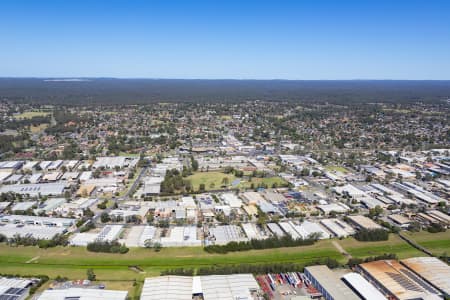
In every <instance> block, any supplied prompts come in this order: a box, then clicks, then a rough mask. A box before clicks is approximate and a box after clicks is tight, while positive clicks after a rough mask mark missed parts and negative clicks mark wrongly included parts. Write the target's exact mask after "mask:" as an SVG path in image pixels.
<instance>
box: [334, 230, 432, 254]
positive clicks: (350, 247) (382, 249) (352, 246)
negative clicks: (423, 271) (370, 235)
mask: <svg viewBox="0 0 450 300" xmlns="http://www.w3.org/2000/svg"><path fill="white" fill-rule="evenodd" d="M339 244H340V245H341V246H342V247H343V248H344V249H345V250H346V251H347V252H348V253H349V254H350V255H352V256H353V257H360V258H362V257H367V256H377V255H381V254H384V253H395V254H397V256H398V257H399V258H406V257H412V256H424V255H425V254H424V253H423V252H421V251H419V250H417V249H416V248H414V247H412V246H411V245H409V244H408V243H406V242H405V241H403V240H402V239H401V238H400V237H398V235H394V234H390V235H389V240H388V241H380V242H359V241H357V240H355V239H354V238H347V239H345V240H341V241H339Z"/></svg>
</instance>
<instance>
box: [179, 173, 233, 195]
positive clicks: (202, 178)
mask: <svg viewBox="0 0 450 300" xmlns="http://www.w3.org/2000/svg"><path fill="white" fill-rule="evenodd" d="M225 177H226V178H228V184H230V185H231V183H232V182H233V180H235V179H236V177H235V176H234V175H233V174H225V173H222V172H196V173H194V174H192V175H191V176H188V177H187V178H186V179H187V180H190V182H191V184H192V186H193V188H194V190H198V189H199V186H200V184H202V183H203V184H204V185H205V189H206V190H207V191H208V190H218V189H220V188H221V186H222V180H223V178H225Z"/></svg>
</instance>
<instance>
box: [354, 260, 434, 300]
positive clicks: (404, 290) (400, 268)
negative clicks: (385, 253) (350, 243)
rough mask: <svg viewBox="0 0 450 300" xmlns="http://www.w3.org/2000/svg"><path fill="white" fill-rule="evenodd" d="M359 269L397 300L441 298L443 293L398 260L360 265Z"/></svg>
mask: <svg viewBox="0 0 450 300" xmlns="http://www.w3.org/2000/svg"><path fill="white" fill-rule="evenodd" d="M359 270H360V271H361V273H362V275H364V276H365V277H366V278H367V279H368V280H369V281H370V282H372V283H373V284H374V285H375V286H376V287H377V288H378V289H380V290H381V291H383V293H385V294H388V295H390V296H391V298H393V299H397V300H416V299H440V298H439V297H438V295H440V294H441V293H440V292H439V291H438V290H437V289H435V288H434V287H432V286H431V285H430V284H428V283H427V282H426V281H425V280H423V279H422V278H420V277H419V276H418V275H416V274H415V273H414V272H412V271H411V270H409V269H408V268H406V267H405V266H404V265H402V264H400V263H399V262H398V261H396V260H378V261H373V262H368V263H363V264H360V265H359Z"/></svg>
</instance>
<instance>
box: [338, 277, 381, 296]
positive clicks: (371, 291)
mask: <svg viewBox="0 0 450 300" xmlns="http://www.w3.org/2000/svg"><path fill="white" fill-rule="evenodd" d="M342 279H344V281H345V282H347V283H348V284H350V285H351V286H352V287H353V290H354V291H356V292H357V293H358V294H359V295H360V296H362V297H361V298H363V299H366V300H386V299H387V298H386V297H385V296H384V295H383V294H382V293H381V292H380V291H379V290H377V289H376V288H375V287H374V286H373V285H372V284H371V283H370V282H368V281H367V280H366V279H364V277H362V276H361V275H359V274H358V273H348V274H346V275H344V276H343V277H342Z"/></svg>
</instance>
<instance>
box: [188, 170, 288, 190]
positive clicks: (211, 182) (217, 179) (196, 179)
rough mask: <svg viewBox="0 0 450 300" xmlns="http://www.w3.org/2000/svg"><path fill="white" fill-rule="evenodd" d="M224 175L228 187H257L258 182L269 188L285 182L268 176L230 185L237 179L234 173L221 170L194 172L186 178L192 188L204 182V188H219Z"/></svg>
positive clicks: (196, 188)
mask: <svg viewBox="0 0 450 300" xmlns="http://www.w3.org/2000/svg"><path fill="white" fill-rule="evenodd" d="M224 177H227V178H228V187H229V188H240V189H243V188H247V189H249V188H250V187H251V185H252V183H253V184H254V187H258V185H259V184H266V185H267V186H268V187H269V188H270V187H272V185H273V184H274V183H276V184H277V185H278V186H279V187H280V186H282V185H284V184H286V181H285V180H284V179H283V178H281V177H268V178H256V177H253V178H252V180H251V181H244V180H243V181H241V182H240V183H239V184H238V185H237V186H235V187H234V186H232V184H231V183H232V182H233V181H234V180H237V179H239V178H237V177H236V176H234V174H225V173H222V172H196V173H194V174H193V175H191V176H188V177H187V179H188V180H190V181H191V184H192V186H193V187H194V190H198V189H199V186H200V184H202V183H203V184H205V189H206V190H207V191H209V190H219V189H222V180H223V178H224Z"/></svg>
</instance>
